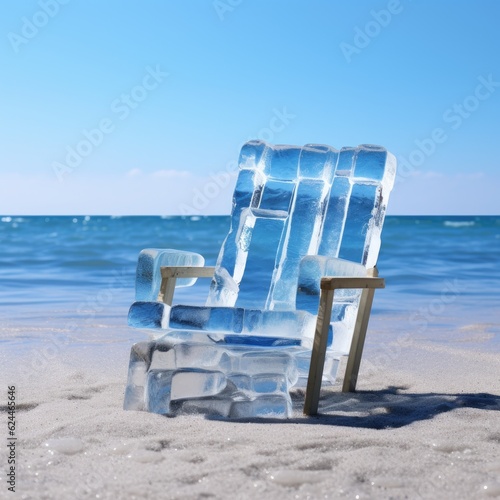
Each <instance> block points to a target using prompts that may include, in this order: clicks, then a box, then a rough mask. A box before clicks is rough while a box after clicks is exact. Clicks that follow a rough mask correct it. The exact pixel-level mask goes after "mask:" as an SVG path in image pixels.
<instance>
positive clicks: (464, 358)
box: [0, 319, 500, 499]
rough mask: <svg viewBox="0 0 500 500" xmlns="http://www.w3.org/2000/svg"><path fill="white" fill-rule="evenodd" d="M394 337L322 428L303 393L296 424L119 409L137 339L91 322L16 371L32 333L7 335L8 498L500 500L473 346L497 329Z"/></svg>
mask: <svg viewBox="0 0 500 500" xmlns="http://www.w3.org/2000/svg"><path fill="white" fill-rule="evenodd" d="M390 327H391V324H390V322H389V323H387V322H384V321H382V320H381V319H378V320H376V321H374V322H373V324H372V325H371V327H370V331H369V339H370V341H369V344H368V346H367V349H366V351H365V356H364V360H365V362H364V364H363V366H362V370H361V374H360V382H359V384H358V388H359V389H360V391H361V392H358V393H356V394H349V395H342V394H340V393H339V392H338V388H336V389H335V390H332V389H330V390H326V391H324V394H323V396H324V397H323V399H322V401H321V411H322V415H320V416H319V417H315V418H305V417H303V416H302V415H301V411H300V404H301V402H302V401H301V398H300V395H297V397H296V417H295V418H294V419H292V420H288V421H267V422H239V421H236V422H235V421H227V420H226V421H220V420H209V419H206V418H204V417H203V416H179V417H176V418H166V417H161V416H159V415H154V414H148V413H143V412H126V411H123V410H122V402H123V394H124V386H125V379H126V369H127V361H128V353H129V349H130V345H131V342H132V337H133V336H134V335H135V337H134V338H135V339H136V340H139V339H140V338H141V335H140V333H139V334H137V333H130V330H128V329H127V328H126V327H123V328H116V327H113V328H111V327H106V325H96V324H88V325H86V326H85V328H84V329H82V330H80V331H79V332H78V333H75V335H74V336H73V338H72V341H71V344H68V345H66V344H65V343H63V344H60V345H59V346H58V345H56V344H57V342H55V343H54V339H55V338H52V339H51V340H50V338H49V337H46V338H45V341H42V342H41V343H40V344H39V345H38V347H37V348H36V349H35V350H32V349H31V350H29V352H27V353H26V355H25V356H24V357H23V356H21V357H20V358H16V360H14V359H13V357H12V353H13V352H14V351H15V352H16V353H17V355H19V353H20V352H23V350H24V349H25V348H24V347H23V344H22V343H21V338H22V336H23V333H24V334H26V335H28V334H30V332H29V331H28V330H27V329H26V330H23V328H18V329H17V330H16V329H15V328H14V327H10V336H11V338H19V339H20V340H19V344H15V343H13V342H10V343H8V346H7V347H8V348H7V349H6V350H5V349H4V350H3V351H2V354H0V357H1V361H2V366H3V367H5V366H7V371H5V370H2V382H4V385H3V387H6V384H8V383H13V382H15V383H16V386H17V403H18V412H17V430H16V431H17V433H18V436H19V441H18V443H17V449H16V451H17V458H18V468H17V471H16V472H17V478H16V483H17V484H16V495H13V494H12V493H10V492H8V491H7V485H6V483H5V479H6V477H5V469H6V457H4V455H0V457H2V462H3V463H2V467H1V471H2V472H1V481H0V498H17V497H19V498H26V499H30V498H34V499H35V498H36V499H39V498H40V499H43V498H47V499H71V498H101V499H102V498H113V499H116V498H120V499H122V498H123V499H128V498H167V499H170V498H178V499H195V498H196V499H198V498H216V499H219V498H222V499H225V498H227V499H234V498H237V499H244V498H269V499H281V498H283V499H290V498H318V499H319V498H353V499H356V498H483V497H484V498H490V497H493V498H495V497H500V413H499V410H500V395H499V394H500V361H499V357H498V353H496V354H495V353H493V352H489V353H488V352H480V351H478V350H470V349H469V350H467V349H466V348H467V346H468V344H467V340H468V339H469V340H475V341H477V340H478V336H479V337H481V335H482V334H483V333H484V331H486V330H487V328H486V327H482V326H481V325H479V326H471V327H470V328H469V329H467V328H465V329H463V331H461V332H458V333H457V335H459V336H461V337H460V338H461V339H463V340H464V342H463V343H462V344H461V345H462V347H461V348H457V347H456V345H455V347H453V346H444V345H443V344H436V343H431V342H430V341H428V340H424V339H422V340H412V341H408V339H407V338H406V337H404V336H402V337H399V338H398V337H395V336H389V334H388V333H385V332H387V331H388V329H389V328H390ZM47 328H48V327H47ZM42 329H43V328H42ZM384 329H385V330H384ZM48 332H49V330H47V332H45V334H46V335H50V334H49V333H48ZM61 332H62V333H64V332H63V330H61ZM427 334H428V335H427V338H432V332H427ZM33 335H34V334H33ZM464 335H465V337H464ZM467 335H468V336H469V337H467ZM8 337H9V331H8V329H6V333H5V335H4V338H8ZM60 338H63V337H60ZM87 338H88V339H89V342H88V343H86V340H85V339H87ZM99 338H103V339H107V340H105V341H104V342H105V343H103V344H99V341H98V339H99ZM113 338H115V339H116V342H113V341H112V339H113ZM381 346H383V347H381ZM49 347H50V348H51V349H52V351H50V349H49ZM40 353H42V354H41V357H40V356H39V355H40ZM36 356H38V357H36ZM49 358H50V360H51V366H50V368H49V366H48V365H47V363H46V362H44V359H45V360H47V359H49ZM18 359H21V362H22V365H20V364H19V361H18ZM13 363H15V365H16V366H14V365H13ZM27 367H28V368H29V370H27V369H26V368H27ZM8 370H12V371H11V372H10V373H11V375H10V378H9V376H8ZM16 370H17V372H16ZM21 372H23V373H21ZM13 374H14V375H13ZM4 379H5V380H4ZM14 379H15V380H14ZM2 390H5V391H6V388H5V389H3V388H2ZM1 401H2V404H4V401H5V396H3V397H2V400H1ZM2 414H3V415H5V417H4V420H6V413H3V412H2V413H0V415H2ZM0 428H2V429H5V428H6V425H5V424H2V425H1V426H0ZM4 433H5V434H6V431H4ZM2 447H3V446H2ZM2 453H4V451H2Z"/></svg>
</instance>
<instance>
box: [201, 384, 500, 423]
mask: <svg viewBox="0 0 500 500" xmlns="http://www.w3.org/2000/svg"><path fill="white" fill-rule="evenodd" d="M405 389H406V388H405V387H389V388H387V389H384V390H381V391H359V392H355V393H339V392H333V391H329V392H327V391H324V392H323V393H322V396H321V399H320V403H319V412H318V415H316V416H314V417H306V416H304V417H300V418H291V419H288V420H278V419H263V418H259V419H231V420H228V419H221V418H217V417H208V416H207V417H206V418H209V419H214V420H223V421H228V422H255V423H280V424H308V425H337V426H344V427H363V428H367V429H395V428H399V427H404V426H406V425H410V424H411V423H413V422H416V421H420V420H428V419H432V418H433V417H435V416H437V415H440V414H441V413H446V412H449V411H453V410H456V409H458V408H476V409H481V410H493V411H500V396H498V395H494V394H487V393H478V394H467V393H465V394H438V393H423V394H422V393H419V394H413V393H407V392H404V391H405ZM292 400H293V408H294V410H295V411H296V412H300V411H301V409H302V405H303V404H304V393H303V392H302V391H297V392H295V393H293V394H292Z"/></svg>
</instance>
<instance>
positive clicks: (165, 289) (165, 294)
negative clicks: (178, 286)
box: [157, 277, 177, 306]
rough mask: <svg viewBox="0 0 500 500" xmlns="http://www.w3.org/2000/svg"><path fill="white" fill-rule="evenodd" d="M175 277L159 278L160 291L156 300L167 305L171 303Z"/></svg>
mask: <svg viewBox="0 0 500 500" xmlns="http://www.w3.org/2000/svg"><path fill="white" fill-rule="evenodd" d="M176 281H177V279H176V278H173V277H172V278H163V279H162V280H161V287H160V293H159V294H158V299H157V300H158V302H163V303H164V304H167V305H169V306H171V305H172V302H173V300H174V292H175V282H176Z"/></svg>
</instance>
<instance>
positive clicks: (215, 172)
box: [0, 0, 500, 215]
mask: <svg viewBox="0 0 500 500" xmlns="http://www.w3.org/2000/svg"><path fill="white" fill-rule="evenodd" d="M499 19H500V2H499V1H498V0H475V1H470V0H454V1H450V0H371V1H363V0H358V1H352V0H342V1H341V0H300V1H299V0H272V1H270V0H175V1H174V0H155V1H154V0H144V1H141V2H139V1H131V0H128V1H126V0H106V1H103V0H85V1H82V0H38V1H36V0H19V1H12V0H11V1H8V2H3V12H2V16H0V36H1V37H2V42H1V43H0V57H1V61H2V65H1V75H2V76H1V78H0V90H1V93H0V99H1V101H0V102H1V108H0V109H1V116H2V120H1V125H0V126H1V130H0V159H1V164H0V213H1V214H90V215H91V214H123V215H124V214H138V215H142V214H144V215H147V214H165V215H168V214H179V213H190V212H191V213H212V214H213V213H216V214H227V213H229V210H230V196H231V193H232V188H233V186H234V169H235V164H234V162H235V161H236V160H237V157H238V152H239V149H240V147H241V145H242V144H243V143H244V142H245V141H246V140H248V139H253V138H261V139H265V140H269V141H270V142H273V143H279V144H296V145H302V144H306V143H311V142H313V143H323V144H329V145H331V146H334V147H337V148H340V147H342V146H353V145H357V144H362V143H372V144H380V145H383V146H385V147H386V148H387V149H389V150H390V151H391V152H393V153H394V154H395V155H396V156H397V157H398V159H399V160H400V176H399V179H398V182H397V185H396V187H395V190H394V193H393V197H392V200H391V203H390V209H389V213H390V214H393V215H396V214H500V196H499V195H498V192H500V172H499V167H500V160H499V155H498V147H499V145H500V127H499V121H500V120H499V119H500V30H499V29H498V22H499Z"/></svg>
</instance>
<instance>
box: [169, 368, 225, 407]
mask: <svg viewBox="0 0 500 500" xmlns="http://www.w3.org/2000/svg"><path fill="white" fill-rule="evenodd" d="M226 384H227V380H226V376H225V375H224V373H222V372H220V371H210V370H201V369H195V368H189V369H183V370H176V371H175V372H174V373H173V374H172V389H171V395H170V397H171V399H172V400H175V399H188V398H201V397H207V396H215V395H216V394H219V393H220V392H222V391H223V390H224V389H225V388H226Z"/></svg>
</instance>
